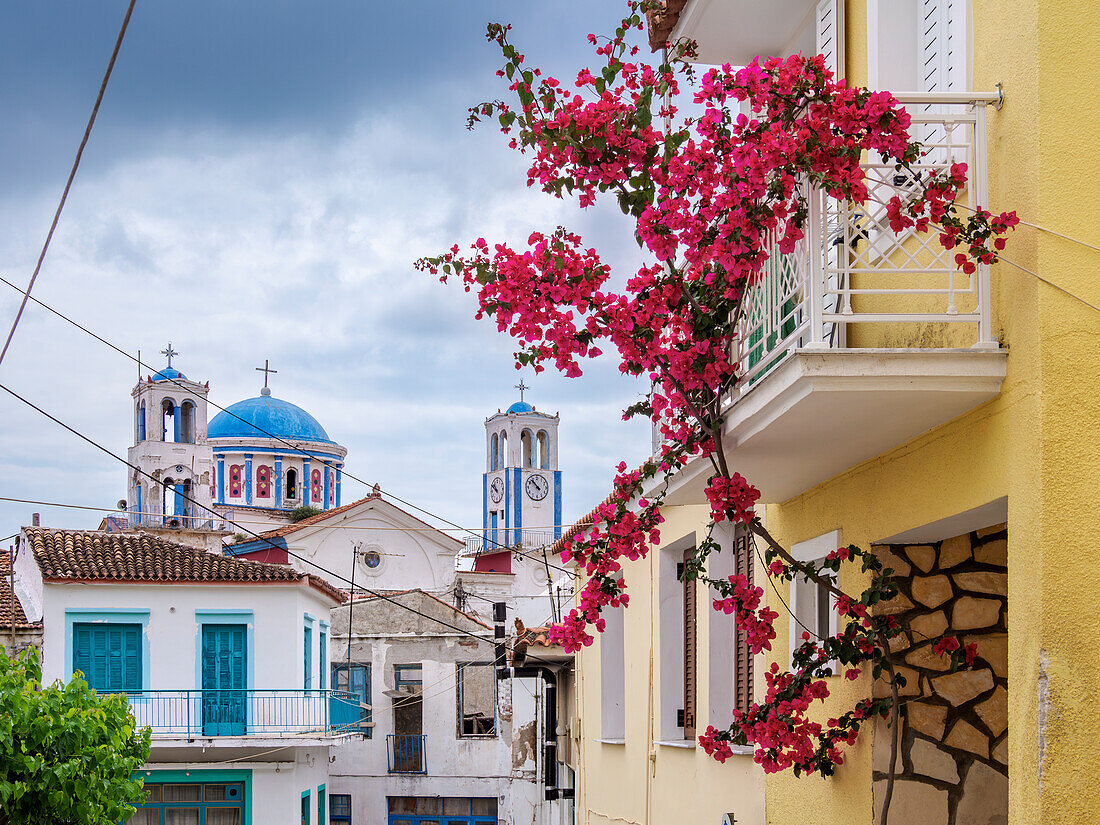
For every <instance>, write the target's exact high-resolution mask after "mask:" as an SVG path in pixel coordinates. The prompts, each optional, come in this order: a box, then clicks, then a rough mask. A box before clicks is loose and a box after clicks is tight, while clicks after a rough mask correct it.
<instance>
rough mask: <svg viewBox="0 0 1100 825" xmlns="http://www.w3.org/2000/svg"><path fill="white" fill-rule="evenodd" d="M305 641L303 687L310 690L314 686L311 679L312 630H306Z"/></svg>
mask: <svg viewBox="0 0 1100 825" xmlns="http://www.w3.org/2000/svg"><path fill="white" fill-rule="evenodd" d="M303 639H304V650H305V653H304V654H303V656H302V687H304V688H306V689H307V690H308V689H309V688H311V687H312V686H313V680H312V679H311V678H310V676H311V671H312V670H313V631H312V630H311V629H310V628H308V627H307V628H305V631H304V636H303Z"/></svg>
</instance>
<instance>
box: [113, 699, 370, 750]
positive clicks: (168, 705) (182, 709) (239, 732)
mask: <svg viewBox="0 0 1100 825" xmlns="http://www.w3.org/2000/svg"><path fill="white" fill-rule="evenodd" d="M125 695H126V700H127V702H129V704H130V711H131V713H133V715H134V721H135V722H136V723H137V725H138V726H139V727H148V728H150V730H151V732H152V733H153V735H154V736H156V735H164V736H186V737H188V738H194V737H207V736H265V737H273V736H276V737H277V736H296V737H298V736H315V737H326V736H340V735H343V734H352V733H358V732H359V730H360V721H361V719H362V718H365V717H364V716H363V713H362V711H363V708H362V707H361V705H360V703H359V697H358V696H356V695H355V694H353V693H346V692H344V691H340V690H220V689H219V690H142V691H132V692H128V693H126V694H125Z"/></svg>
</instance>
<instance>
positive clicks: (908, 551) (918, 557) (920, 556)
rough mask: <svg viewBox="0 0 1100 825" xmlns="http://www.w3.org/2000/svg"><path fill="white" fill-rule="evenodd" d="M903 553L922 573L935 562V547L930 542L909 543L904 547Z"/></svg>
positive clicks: (929, 568)
mask: <svg viewBox="0 0 1100 825" xmlns="http://www.w3.org/2000/svg"><path fill="white" fill-rule="evenodd" d="M905 555H906V556H908V557H909V561H911V562H913V564H915V565H916V566H917V567H918V568H919V569H920V570H921V572H923V573H927V572H928V571H929V570H931V569H932V565H934V564H935V563H936V548H935V547H933V546H932V545H931V544H911V545H909V546H908V547H906V548H905Z"/></svg>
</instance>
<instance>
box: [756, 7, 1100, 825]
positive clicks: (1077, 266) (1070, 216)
mask: <svg viewBox="0 0 1100 825" xmlns="http://www.w3.org/2000/svg"><path fill="white" fill-rule="evenodd" d="M971 7H972V8H971V13H972V31H973V36H974V48H973V51H972V63H973V67H972V71H973V88H974V89H977V90H982V91H988V90H991V89H993V88H994V86H995V84H996V83H997V82H1001V83H1003V84H1004V89H1005V95H1006V99H1005V104H1004V107H1003V109H1002V110H1001V111H999V112H998V111H996V110H993V109H992V108H990V109H989V111H988V123H989V132H988V139H989V194H990V198H989V200H990V204H989V205H990V207H991V208H992V210H993V211H994V212H997V211H1001V210H1006V209H1014V210H1016V212H1017V213H1018V214H1019V215H1020V217H1021V218H1022V219H1023V220H1025V221H1028V222H1030V223H1034V224H1037V225H1039V226H1043V227H1046V228H1049V229H1052V230H1055V231H1057V232H1061V233H1063V234H1066V235H1069V236H1071V237H1073V238H1078V239H1081V240H1084V241H1087V242H1090V243H1093V244H1098V245H1100V197H1098V195H1097V190H1098V186H1097V183H1096V175H1095V172H1096V169H1095V167H1096V166H1097V135H1098V133H1100V129H1098V126H1100V123H1098V120H1100V118H1098V117H1097V112H1098V111H1100V87H1098V86H1097V84H1096V83H1095V82H1094V78H1095V77H1096V76H1097V73H1098V70H1100V4H1094V3H1084V2H1069V0H1062V1H1061V2H1054V1H1048V0H1044V2H1042V3H1038V2H1035V1H1034V0H1033V1H1032V2H1012V3H1007V2H1003V0H1001V1H999V2H997V1H995V0H973V2H972V4H971ZM846 14H847V21H848V30H847V35H848V37H847V55H846V59H847V67H848V71H847V74H848V77H849V79H850V80H851V81H852V82H854V83H861V82H864V81H865V79H866V30H865V21H866V7H865V3H864V2H863V0H849V2H848V3H847V4H846ZM1005 255H1006V258H1007V259H1008V260H1011V261H1012V262H1014V263H1015V264H1017V265H1019V266H1020V267H1023V268H1025V269H1028V270H1031V271H1032V272H1034V273H1038V275H1040V276H1041V277H1043V278H1046V279H1048V280H1050V281H1053V282H1054V283H1056V284H1058V285H1060V286H1062V287H1064V288H1066V289H1068V290H1070V291H1071V292H1073V293H1076V294H1077V295H1078V296H1081V297H1082V298H1084V299H1085V300H1087V301H1089V302H1091V303H1093V304H1096V305H1100V253H1098V252H1096V251H1095V250H1090V249H1087V248H1085V247H1083V246H1081V245H1079V244H1075V243H1073V242H1070V241H1067V240H1065V239H1062V238H1058V237H1056V236H1054V235H1052V234H1049V233H1044V232H1041V231H1039V230H1037V229H1034V228H1031V227H1028V226H1020V227H1018V228H1017V230H1016V232H1015V233H1013V234H1012V236H1011V237H1010V240H1009V247H1008V249H1007V250H1006V253H1005ZM992 284H993V292H992V298H993V316H994V327H995V330H996V332H997V335H998V337H999V339H1000V340H1001V342H1002V343H1003V345H1004V346H1005V347H1006V348H1007V349H1008V352H1009V358H1008V365H1007V370H1008V372H1007V377H1006V379H1005V382H1004V385H1003V389H1002V393H1001V395H1000V396H999V397H998V398H996V399H994V400H993V401H991V402H989V403H988V404H985V405H983V406H981V407H979V408H977V409H975V410H973V411H971V412H970V413H968V414H966V415H964V416H962V417H960V418H959V419H957V420H955V421H952V422H950V423H948V424H946V425H944V426H942V427H939V428H937V429H935V430H933V431H931V432H929V433H926V434H925V435H923V436H921V437H919V438H917V439H914V440H913V441H911V442H910V443H908V444H905V445H902V446H899V447H898V448H896V449H894V450H892V451H890V452H888V453H886V454H883V455H881V456H879V457H877V458H875V459H873V460H871V461H868V462H865V463H864V464H861V465H860V466H858V467H855V468H853V469H852V470H850V471H848V472H846V473H844V474H842V475H841V476H839V477H837V478H834V479H832V480H830V481H828V482H826V483H824V484H822V485H819V486H818V487H816V488H814V489H813V490H810V491H808V492H807V493H805V494H803V495H801V496H799V497H797V498H795V499H792V500H790V501H787V502H784V503H782V504H779V505H773V506H770V507H769V508H768V522H769V525H770V526H771V527H772V529H773V532H774V533H775V535H776V537H777V538H778V539H779V540H780V541H781V542H783V543H785V544H788V545H789V544H790V543H793V542H797V541H802V540H805V539H808V538H812V537H814V536H817V535H820V534H822V533H824V532H826V531H828V530H832V529H841V530H842V531H843V532H842V539H843V541H844V543H848V542H852V543H856V544H860V545H863V546H867V544H868V543H869V542H872V541H875V540H878V539H882V538H885V537H887V536H890V535H893V534H895V533H898V532H900V531H903V530H906V529H911V528H914V527H918V526H921V525H924V524H927V523H929V522H933V521H936V520H938V519H941V518H945V517H948V516H951V515H954V514H957V513H960V512H962V511H965V510H967V509H970V508H972V507H976V506H979V505H982V504H985V503H986V502H989V501H992V500H994V499H997V498H999V497H1001V496H1007V497H1008V503H1009V505H1008V506H1009V528H1008V536H1009V565H1008V569H1009V622H1008V626H1009V715H1010V724H1009V822H1010V823H1014V825H1025V823H1026V824H1027V825H1031V823H1036V822H1043V823H1077V822H1081V823H1084V822H1096V821H1100V759H1098V758H1097V756H1096V751H1097V742H1098V741H1100V711H1098V708H1097V705H1096V700H1095V698H1094V688H1095V686H1096V685H1098V684H1100V634H1098V633H1097V625H1098V620H1100V595H1098V593H1100V589H1098V585H1100V567H1098V566H1097V563H1096V560H1095V557H1096V554H1097V551H1096V548H1097V547H1100V507H1098V506H1097V503H1096V500H1095V499H1096V493H1095V491H1096V490H1097V489H1100V392H1098V390H1100V382H1098V379H1097V375H1098V373H1100V312H1098V311H1097V310H1096V309H1093V308H1089V307H1087V306H1085V305H1084V304H1083V303H1081V302H1080V301H1078V300H1075V299H1073V298H1071V297H1069V296H1067V295H1065V294H1064V293H1062V292H1060V291H1059V290H1057V289H1055V288H1053V287H1051V286H1049V285H1046V284H1043V283H1041V282H1040V281H1039V280H1038V279H1037V278H1036V277H1035V276H1033V275H1031V274H1028V273H1025V272H1023V271H1021V270H1020V269H1018V268H1016V267H1014V266H1012V265H1010V264H1008V263H1001V264H1000V265H998V266H996V267H994V269H993V273H992ZM842 585H843V586H844V587H845V588H846V589H848V590H849V591H854V592H858V591H859V590H860V589H862V585H863V582H862V581H860V577H859V576H857V575H853V574H851V573H847V572H846V573H845V575H844V577H843V578H842ZM775 607H776V609H778V610H779V612H780V614H781V618H780V620H779V626H778V627H777V630H778V632H779V640H784V639H785V638H786V624H785V621H784V620H785V617H786V612H785V611H784V610H783V608H782V606H781V605H775ZM777 655H782V656H785V655H786V651H785V645H784V646H783V647H782V649H780V650H777ZM830 681H831V682H834V683H836V682H838V681H839V680H837V679H832V680H830ZM835 690H836V697H835V698H836V704H835V705H830V707H832V708H835V707H837V706H839V705H841V704H845V705H850V703H851V701H852V700H854V699H855V698H857V697H858V696H865V695H867V694H868V692H869V690H870V684H869V680H868V679H867V678H866V677H865V678H864V679H863V680H860V681H857V682H855V683H844V684H836V685H835ZM811 806H812V808H811ZM810 809H812V810H813V812H814V814H813V817H812V820H807V819H806V811H807V810H810ZM767 819H768V822H771V823H776V824H777V825H779V824H780V823H782V824H783V825H786V823H790V822H800V821H812V822H814V823H819V824H820V825H830V824H831V823H837V825H840V823H843V825H850V823H860V822H870V821H871V819H872V801H871V766H870V748H869V747H867V743H864V744H862V745H859V746H857V747H856V748H854V749H852V750H851V751H850V752H849V758H848V762H847V764H846V765H845V767H844V768H842V770H841V771H840V773H839V774H838V776H837V777H836V778H834V779H830V780H825V781H822V780H806V779H795V778H793V777H792V776H790V775H788V774H783V775H777V776H772V777H769V779H768V781H767Z"/></svg>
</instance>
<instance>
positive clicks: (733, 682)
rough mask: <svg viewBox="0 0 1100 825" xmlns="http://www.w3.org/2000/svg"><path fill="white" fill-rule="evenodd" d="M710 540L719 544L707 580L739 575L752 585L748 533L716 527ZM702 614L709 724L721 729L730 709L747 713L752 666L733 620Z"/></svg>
mask: <svg viewBox="0 0 1100 825" xmlns="http://www.w3.org/2000/svg"><path fill="white" fill-rule="evenodd" d="M714 538H715V539H716V540H717V541H719V542H720V543H721V546H722V551H721V552H719V553H712V554H711V556H710V558H709V559H708V560H707V568H708V574H709V575H710V577H711V578H714V579H724V578H727V577H729V576H733V575H741V576H745V577H746V578H747V579H748V580H749V581H754V580H755V565H754V561H755V556H754V553H755V547H754V545H753V543H752V536H751V534H750V533H749V531H748V530H747V529H746V528H745V527H744V526H743V525H735V526H730V525H727V524H723V525H716V527H715V531H714ZM727 548H728V549H727ZM706 613H707V616H708V621H709V623H710V633H709V636H710V647H709V654H708V660H709V662H710V684H709V686H708V698H709V702H708V705H709V709H710V718H709V721H710V723H711V724H713V725H714V726H715V727H722V726H724V725H726V724H728V722H729V720H730V718H731V717H730V710H731V709H737V710H748V708H749V705H751V704H752V695H753V694H752V685H753V676H754V669H753V668H754V662H753V656H752V654H751V653H750V651H749V649H748V647H747V646H746V645H745V632H744V631H743V630H741V629H739V628H738V627H737V621H736V619H735V618H734V616H732V615H728V614H726V613H723V612H721V611H718V610H708V611H706Z"/></svg>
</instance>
